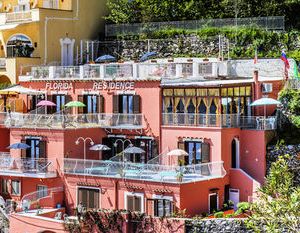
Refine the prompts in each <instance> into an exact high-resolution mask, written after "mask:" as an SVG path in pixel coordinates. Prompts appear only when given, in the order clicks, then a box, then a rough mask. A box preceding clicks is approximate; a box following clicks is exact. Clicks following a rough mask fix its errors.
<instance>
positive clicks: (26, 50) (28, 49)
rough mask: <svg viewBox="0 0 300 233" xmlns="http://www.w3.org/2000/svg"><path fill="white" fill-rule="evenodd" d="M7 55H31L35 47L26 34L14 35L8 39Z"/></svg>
mask: <svg viewBox="0 0 300 233" xmlns="http://www.w3.org/2000/svg"><path fill="white" fill-rule="evenodd" d="M6 48H7V57H31V55H32V53H33V51H34V48H33V45H32V42H31V40H30V39H29V38H28V37H27V36H25V35H21V34H18V35H14V36H12V37H11V38H10V39H9V40H8V41H7V45H6Z"/></svg>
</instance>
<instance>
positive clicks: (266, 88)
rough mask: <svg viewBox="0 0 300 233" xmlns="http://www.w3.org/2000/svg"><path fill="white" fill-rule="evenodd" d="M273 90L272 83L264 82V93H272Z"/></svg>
mask: <svg viewBox="0 0 300 233" xmlns="http://www.w3.org/2000/svg"><path fill="white" fill-rule="evenodd" d="M272 91H273V84H272V83H263V84H262V93H271V92H272Z"/></svg>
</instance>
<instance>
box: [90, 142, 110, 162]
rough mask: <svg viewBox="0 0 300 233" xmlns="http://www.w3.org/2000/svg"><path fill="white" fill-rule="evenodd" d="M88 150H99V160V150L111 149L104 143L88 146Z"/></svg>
mask: <svg viewBox="0 0 300 233" xmlns="http://www.w3.org/2000/svg"><path fill="white" fill-rule="evenodd" d="M90 150H93V151H99V160H100V159H101V158H100V153H101V151H108V150H111V149H110V148H109V147H108V146H106V145H103V144H97V145H94V146H92V147H90Z"/></svg>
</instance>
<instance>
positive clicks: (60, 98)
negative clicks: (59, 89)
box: [54, 95, 66, 112]
mask: <svg viewBox="0 0 300 233" xmlns="http://www.w3.org/2000/svg"><path fill="white" fill-rule="evenodd" d="M54 103H55V104H56V112H61V111H62V110H63V108H64V106H65V104H66V96H65V95H55V96H54Z"/></svg>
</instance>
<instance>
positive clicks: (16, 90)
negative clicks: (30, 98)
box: [0, 85, 45, 95]
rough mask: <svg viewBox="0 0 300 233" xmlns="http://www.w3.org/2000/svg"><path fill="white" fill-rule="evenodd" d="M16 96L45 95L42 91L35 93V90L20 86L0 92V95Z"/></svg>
mask: <svg viewBox="0 0 300 233" xmlns="http://www.w3.org/2000/svg"><path fill="white" fill-rule="evenodd" d="M17 94H24V95H43V94H45V93H44V92H43V91H37V90H34V89H30V88H26V87H22V86H20V85H17V86H12V87H9V88H5V89H2V90H0V95H17Z"/></svg>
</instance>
